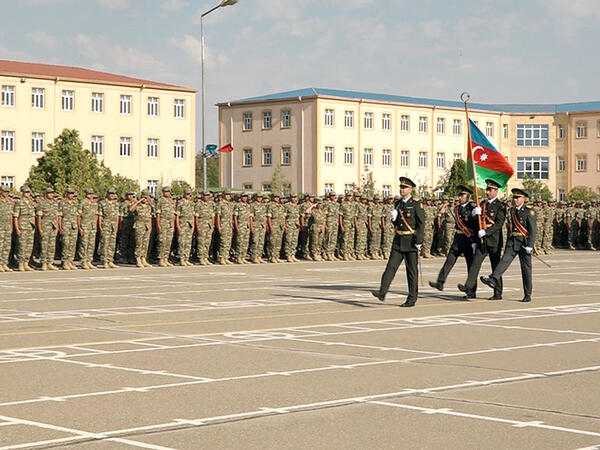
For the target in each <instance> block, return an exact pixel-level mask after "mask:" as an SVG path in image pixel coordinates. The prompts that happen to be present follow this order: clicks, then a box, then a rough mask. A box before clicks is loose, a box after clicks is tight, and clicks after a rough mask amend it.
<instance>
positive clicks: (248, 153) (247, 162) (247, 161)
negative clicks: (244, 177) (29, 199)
mask: <svg viewBox="0 0 600 450" xmlns="http://www.w3.org/2000/svg"><path fill="white" fill-rule="evenodd" d="M243 164H244V167H252V149H251V148H245V149H244V161H243Z"/></svg>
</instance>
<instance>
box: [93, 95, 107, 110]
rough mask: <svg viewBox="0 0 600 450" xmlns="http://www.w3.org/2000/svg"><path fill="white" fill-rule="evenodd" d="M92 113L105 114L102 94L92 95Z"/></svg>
mask: <svg viewBox="0 0 600 450" xmlns="http://www.w3.org/2000/svg"><path fill="white" fill-rule="evenodd" d="M92 112H95V113H101V112H104V94H101V93H100V92H93V93H92Z"/></svg>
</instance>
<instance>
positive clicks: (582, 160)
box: [576, 155, 587, 172]
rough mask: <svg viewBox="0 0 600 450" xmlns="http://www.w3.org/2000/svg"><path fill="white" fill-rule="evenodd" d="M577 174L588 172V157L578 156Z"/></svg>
mask: <svg viewBox="0 0 600 450" xmlns="http://www.w3.org/2000/svg"><path fill="white" fill-rule="evenodd" d="M576 170H577V172H585V171H587V155H577V169H576Z"/></svg>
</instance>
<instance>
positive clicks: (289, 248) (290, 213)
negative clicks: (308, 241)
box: [283, 196, 300, 262]
mask: <svg viewBox="0 0 600 450" xmlns="http://www.w3.org/2000/svg"><path fill="white" fill-rule="evenodd" d="M293 198H296V197H295V196H293V197H292V198H290V201H288V202H287V203H286V204H285V223H286V228H285V235H284V237H283V239H284V242H283V253H284V255H285V258H286V260H287V261H288V262H295V261H298V260H297V259H296V248H297V247H298V238H299V234H300V205H298V203H297V202H295V201H292V199H293Z"/></svg>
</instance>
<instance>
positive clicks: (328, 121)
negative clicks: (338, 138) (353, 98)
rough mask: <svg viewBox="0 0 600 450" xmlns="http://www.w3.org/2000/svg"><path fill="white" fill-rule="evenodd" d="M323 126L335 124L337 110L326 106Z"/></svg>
mask: <svg viewBox="0 0 600 450" xmlns="http://www.w3.org/2000/svg"><path fill="white" fill-rule="evenodd" d="M323 126H325V127H328V128H329V127H333V126H335V110H333V109H331V108H325V113H324V120H323Z"/></svg>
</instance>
